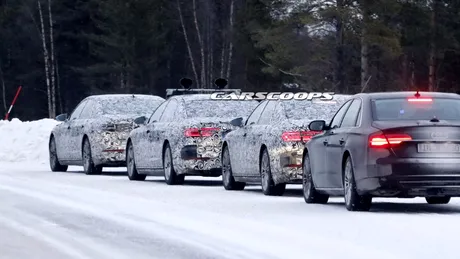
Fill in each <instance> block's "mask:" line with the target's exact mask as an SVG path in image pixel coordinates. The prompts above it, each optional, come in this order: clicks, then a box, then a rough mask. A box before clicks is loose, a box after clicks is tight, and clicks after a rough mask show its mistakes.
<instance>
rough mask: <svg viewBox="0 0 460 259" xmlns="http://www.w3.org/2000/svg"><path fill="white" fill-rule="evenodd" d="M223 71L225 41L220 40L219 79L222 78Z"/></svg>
mask: <svg viewBox="0 0 460 259" xmlns="http://www.w3.org/2000/svg"><path fill="white" fill-rule="evenodd" d="M224 71H225V41H224V39H222V52H221V54H220V78H224Z"/></svg>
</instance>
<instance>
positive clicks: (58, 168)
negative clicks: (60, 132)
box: [49, 137, 69, 172]
mask: <svg viewBox="0 0 460 259" xmlns="http://www.w3.org/2000/svg"><path fill="white" fill-rule="evenodd" d="M49 155H50V168H51V171H53V172H66V171H67V169H68V168H69V167H68V166H66V165H61V163H60V162H59V159H58V156H57V148H56V141H55V140H54V137H51V140H50V144H49Z"/></svg>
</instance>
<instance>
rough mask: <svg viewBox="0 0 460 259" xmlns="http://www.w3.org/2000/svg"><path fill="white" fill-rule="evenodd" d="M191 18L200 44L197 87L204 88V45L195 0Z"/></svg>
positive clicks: (205, 84) (205, 83) (194, 0)
mask: <svg viewBox="0 0 460 259" xmlns="http://www.w3.org/2000/svg"><path fill="white" fill-rule="evenodd" d="M193 20H194V23H195V28H196V34H197V37H198V44H199V46H200V53H201V82H200V87H199V88H206V86H207V82H206V66H205V55H204V46H203V39H202V37H201V32H200V25H199V24H198V18H197V14H196V0H193Z"/></svg>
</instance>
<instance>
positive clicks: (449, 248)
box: [0, 119, 460, 259]
mask: <svg viewBox="0 0 460 259" xmlns="http://www.w3.org/2000/svg"><path fill="white" fill-rule="evenodd" d="M56 123H57V122H55V121H54V120H49V119H44V120H39V121H32V122H21V121H19V120H17V119H14V120H12V121H11V122H7V121H0V143H1V145H2V146H1V148H0V161H1V162H0V258H8V259H11V258H46V259H55V258H91V259H93V258H94V259H103V258H110V259H116V258H161V259H164V258H168V259H174V258H181V259H182V258H185V259H193V258H199V259H201V258H235V259H244V258H250V259H258V258H261V259H270V258H282V259H289V258H296V259H298V258H303V259H309V258H311V259H329V258H331V259H337V258H350V259H361V258H362V259H369V258H372V259H380V258H381V259H388V258H392V259H424V258H427V259H428V258H429V259H432V258H443V259H450V258H452V259H454V258H458V252H457V250H458V249H457V248H456V247H457V246H458V243H459V239H458V236H459V234H458V233H460V224H458V222H459V221H460V202H459V199H453V201H452V202H451V204H449V205H428V204H426V202H425V200H424V199H407V200H401V199H375V203H374V204H373V207H372V209H371V211H370V212H362V213H361V212H355V213H352V212H348V211H347V210H346V209H345V207H344V205H343V198H334V199H331V201H330V202H329V203H328V204H326V205H307V204H306V203H305V202H304V200H303V198H302V192H301V189H300V188H301V186H290V187H289V189H288V190H287V193H286V194H285V195H284V196H282V197H266V196H264V195H263V194H262V193H261V191H260V189H261V188H260V187H259V186H253V187H249V188H247V189H246V190H244V191H241V192H238V191H225V190H224V188H223V187H222V183H221V180H220V178H200V177H189V178H186V182H185V185H184V186H167V185H166V184H165V183H164V182H163V178H162V177H148V178H147V181H145V182H130V181H129V180H128V178H127V176H126V175H125V168H121V169H104V174H103V175H98V176H87V175H84V174H83V173H81V171H82V168H80V167H70V168H69V172H67V173H52V172H51V171H50V170H49V166H48V138H49V133H50V131H51V129H52V128H53V126H54V125H56Z"/></svg>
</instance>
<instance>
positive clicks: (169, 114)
mask: <svg viewBox="0 0 460 259" xmlns="http://www.w3.org/2000/svg"><path fill="white" fill-rule="evenodd" d="M177 107H178V102H177V100H171V101H170V102H169V103H168V105H167V106H166V109H165V111H164V112H163V116H161V118H160V121H161V122H169V121H173V120H174V115H175V114H176V110H177Z"/></svg>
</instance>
